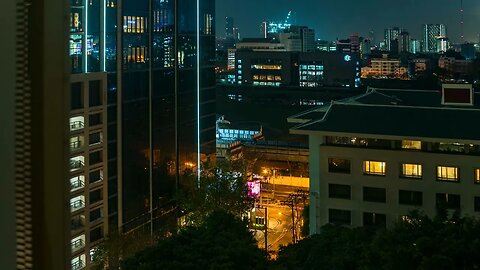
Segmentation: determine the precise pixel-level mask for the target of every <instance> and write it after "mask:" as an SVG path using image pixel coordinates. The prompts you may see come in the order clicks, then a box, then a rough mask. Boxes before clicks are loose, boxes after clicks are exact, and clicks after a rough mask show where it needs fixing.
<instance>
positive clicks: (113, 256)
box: [91, 231, 153, 270]
mask: <svg viewBox="0 0 480 270" xmlns="http://www.w3.org/2000/svg"><path fill="white" fill-rule="evenodd" d="M152 244H153V243H152V239H151V237H150V235H147V234H144V233H141V232H136V233H130V234H120V233H119V232H118V231H112V232H111V233H109V234H108V236H107V237H106V238H105V239H104V240H103V242H102V243H101V244H100V245H98V247H97V249H96V251H95V253H94V256H93V262H92V267H91V268H92V269H93V270H102V269H118V267H119V265H120V262H121V260H122V258H128V257H130V256H133V255H134V254H136V253H137V252H139V251H140V250H144V249H145V248H147V247H150V246H152Z"/></svg>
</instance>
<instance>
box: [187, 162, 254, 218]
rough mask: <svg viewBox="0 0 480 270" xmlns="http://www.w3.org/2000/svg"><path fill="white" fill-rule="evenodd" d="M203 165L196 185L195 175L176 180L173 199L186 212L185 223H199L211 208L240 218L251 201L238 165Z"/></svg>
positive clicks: (251, 204)
mask: <svg viewBox="0 0 480 270" xmlns="http://www.w3.org/2000/svg"><path fill="white" fill-rule="evenodd" d="M205 165H206V166H204V167H203V171H202V175H201V178H200V187H198V182H197V177H196V176H195V175H185V176H184V177H183V178H182V179H181V182H180V190H179V192H178V194H177V201H178V203H179V207H180V209H182V211H183V212H184V213H186V216H185V217H186V221H187V224H200V223H202V222H203V221H204V220H205V219H206V217H208V216H209V215H210V214H211V213H213V212H215V211H225V212H227V213H231V214H233V215H235V216H237V217H240V216H242V215H243V214H244V213H246V212H247V211H248V210H249V209H251V208H252V207H253V203H254V201H253V200H252V199H251V198H248V190H247V185H246V178H245V173H244V172H245V170H244V168H243V166H242V165H241V164H238V163H230V162H228V163H227V162H225V163H219V164H217V166H215V167H213V166H209V165H208V164H205Z"/></svg>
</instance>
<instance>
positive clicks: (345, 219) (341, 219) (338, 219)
mask: <svg viewBox="0 0 480 270" xmlns="http://www.w3.org/2000/svg"><path fill="white" fill-rule="evenodd" d="M328 222H330V223H332V224H337V225H350V224H351V223H352V217H351V212H350V211H348V210H338V209H328Z"/></svg>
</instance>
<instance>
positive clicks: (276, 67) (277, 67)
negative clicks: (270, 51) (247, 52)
mask: <svg viewBox="0 0 480 270" xmlns="http://www.w3.org/2000/svg"><path fill="white" fill-rule="evenodd" d="M251 68H252V69H273V70H280V69H282V65H252V67H251Z"/></svg>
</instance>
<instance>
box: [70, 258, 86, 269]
mask: <svg viewBox="0 0 480 270" xmlns="http://www.w3.org/2000/svg"><path fill="white" fill-rule="evenodd" d="M83 268H85V262H84V261H81V260H78V261H74V262H72V270H80V269H83Z"/></svg>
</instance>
